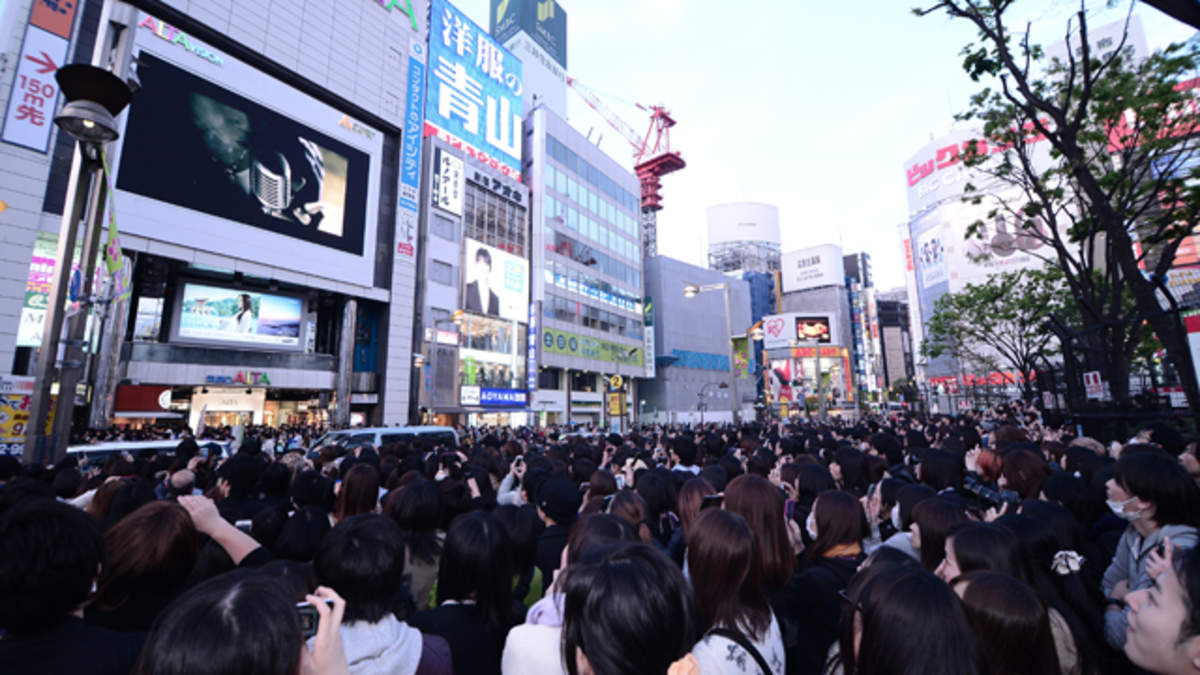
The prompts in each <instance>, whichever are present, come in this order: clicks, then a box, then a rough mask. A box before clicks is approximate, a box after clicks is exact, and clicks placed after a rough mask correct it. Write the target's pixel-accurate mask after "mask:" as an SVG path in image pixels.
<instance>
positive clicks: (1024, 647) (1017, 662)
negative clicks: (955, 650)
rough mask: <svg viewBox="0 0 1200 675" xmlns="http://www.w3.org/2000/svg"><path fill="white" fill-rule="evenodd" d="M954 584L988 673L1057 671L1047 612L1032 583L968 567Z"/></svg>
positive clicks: (1053, 673) (1048, 673)
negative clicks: (960, 594) (959, 591)
mask: <svg viewBox="0 0 1200 675" xmlns="http://www.w3.org/2000/svg"><path fill="white" fill-rule="evenodd" d="M959 584H966V587H965V588H963V587H961V586H959ZM954 586H955V588H956V589H959V590H961V592H962V603H963V609H964V610H966V614H967V620H968V621H969V622H970V624H971V627H972V628H973V629H974V630H975V637H976V638H978V639H979V642H978V644H979V648H980V656H981V658H982V661H983V664H984V666H985V667H986V668H987V670H988V671H989V672H992V673H998V674H999V673H1003V674H1008V673H1020V675H1061V673H1062V671H1061V670H1060V669H1059V667H1058V654H1057V652H1056V651H1055V649H1054V635H1053V633H1052V632H1051V631H1050V616H1049V614H1048V613H1047V611H1046V606H1045V605H1044V604H1042V601H1041V599H1040V598H1038V595H1037V593H1035V592H1034V591H1033V589H1032V588H1030V587H1029V586H1028V585H1027V584H1025V583H1024V582H1022V581H1020V580H1019V579H1015V578H1013V577H1011V576H1009V575H1007V574H1002V573H1000V572H991V571H986V570H976V571H974V572H968V573H966V574H964V575H962V576H960V577H958V578H957V579H955V580H954Z"/></svg>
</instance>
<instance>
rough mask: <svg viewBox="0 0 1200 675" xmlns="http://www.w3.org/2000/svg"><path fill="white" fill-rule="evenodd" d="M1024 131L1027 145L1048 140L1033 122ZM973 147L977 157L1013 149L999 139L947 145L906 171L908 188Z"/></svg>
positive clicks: (960, 157) (1044, 123) (962, 155)
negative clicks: (1035, 127)
mask: <svg viewBox="0 0 1200 675" xmlns="http://www.w3.org/2000/svg"><path fill="white" fill-rule="evenodd" d="M1042 124H1043V125H1046V126H1049V125H1050V121H1049V120H1043V122H1042ZM1023 129H1024V131H1025V134H1024V142H1025V144H1026V145H1029V144H1030V143H1037V142H1038V141H1044V140H1046V136H1045V135H1043V134H1042V133H1041V132H1040V131H1037V130H1036V129H1034V127H1033V122H1026V123H1025V125H1024V127H1023ZM972 145H974V146H975V149H974V152H975V154H976V155H986V154H988V153H989V151H990V153H991V154H993V155H995V154H999V153H1001V152H1005V151H1007V150H1010V149H1012V147H1013V144H1012V143H1007V142H1005V141H1002V140H999V139H992V141H990V143H989V141H984V140H971V141H963V143H962V145H959V144H958V143H954V144H952V145H947V146H946V147H944V148H938V150H937V153H936V154H935V155H934V156H933V157H931V158H929V159H928V160H927V161H924V162H915V163H914V164H913V165H912V167H910V168H909V169H906V170H905V173H907V174H908V186H909V187H914V186H916V184H917V183H920V182H921V181H923V180H925V179H926V178H928V177H929V176H932V175H933V173H934V172H935V171H941V170H942V169H949V168H950V167H952V166H954V165H955V164H958V163H959V162H960V161H961V160H963V159H965V156H966V154H967V153H968V152H970V151H971V146H972ZM910 269H911V268H910Z"/></svg>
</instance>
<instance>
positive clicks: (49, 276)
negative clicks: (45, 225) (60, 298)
mask: <svg viewBox="0 0 1200 675" xmlns="http://www.w3.org/2000/svg"><path fill="white" fill-rule="evenodd" d="M79 254H80V247H79V246H76V247H75V264H74V265H73V266H72V269H78V268H79ZM57 255H58V235H56V234H53V233H50V232H38V235H37V239H36V240H35V241H34V242H33V256H32V257H31V258H30V260H29V277H28V278H27V279H26V281H25V301H24V302H23V303H22V305H21V321H20V323H19V324H17V346H18V347H40V346H42V331H43V330H45V324H46V309H47V308H48V307H49V304H50V285H51V284H52V283H53V281H54V265H55V261H56V257H57Z"/></svg>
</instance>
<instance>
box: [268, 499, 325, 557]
mask: <svg viewBox="0 0 1200 675" xmlns="http://www.w3.org/2000/svg"><path fill="white" fill-rule="evenodd" d="M331 528H332V526H331V525H330V524H329V516H328V515H327V514H326V513H325V512H324V511H322V510H321V509H320V508H319V507H316V506H305V507H302V508H299V509H296V512H295V513H293V514H292V515H291V516H289V517H288V519H287V521H285V522H284V524H283V527H282V528H281V529H280V530H279V536H277V537H276V538H275V545H274V546H271V547H270V548H271V551H272V552H273V553H274V554H275V556H276V557H279V558H285V559H287V560H294V561H296V562H311V561H312V559H313V557H314V556H316V554H317V548H319V547H320V545H321V540H322V539H323V538H324V537H325V533H326V532H329V530H330V529H331Z"/></svg>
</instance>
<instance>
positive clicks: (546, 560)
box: [533, 525, 571, 588]
mask: <svg viewBox="0 0 1200 675" xmlns="http://www.w3.org/2000/svg"><path fill="white" fill-rule="evenodd" d="M570 533H571V526H570V525H551V526H550V527H547V528H546V529H545V530H542V534H541V536H539V537H538V540H537V552H536V554H535V555H534V558H533V561H534V564H535V565H537V568H538V569H539V570H541V571H542V587H543V588H549V587H550V582H551V581H553V580H554V570H556V569H558V563H559V561H560V560H561V559H562V551H563V549H564V548H566V547H567V535H568V534H570Z"/></svg>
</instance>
